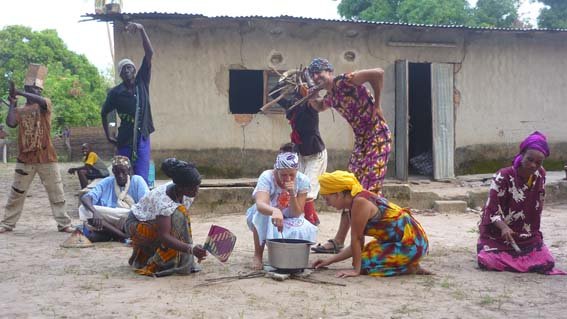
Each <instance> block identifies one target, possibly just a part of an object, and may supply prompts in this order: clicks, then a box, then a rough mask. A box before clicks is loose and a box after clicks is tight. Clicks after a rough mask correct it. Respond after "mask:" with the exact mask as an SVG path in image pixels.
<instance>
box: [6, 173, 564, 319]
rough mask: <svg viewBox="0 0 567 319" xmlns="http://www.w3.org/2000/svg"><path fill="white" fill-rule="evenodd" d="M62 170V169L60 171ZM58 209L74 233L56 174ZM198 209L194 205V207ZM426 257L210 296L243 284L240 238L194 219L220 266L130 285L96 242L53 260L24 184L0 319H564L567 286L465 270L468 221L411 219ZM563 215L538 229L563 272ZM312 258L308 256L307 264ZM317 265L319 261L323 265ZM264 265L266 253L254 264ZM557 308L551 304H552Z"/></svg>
mask: <svg viewBox="0 0 567 319" xmlns="http://www.w3.org/2000/svg"><path fill="white" fill-rule="evenodd" d="M68 166H69V165H68V164H66V165H62V166H61V168H62V169H65V170H66V167H68ZM12 174H13V165H10V164H8V165H4V164H0V205H2V208H0V214H2V215H3V213H4V208H3V206H4V204H5V202H6V198H7V194H8V190H9V188H10V185H11V182H12ZM64 180H65V189H66V194H67V200H68V207H69V210H70V213H71V216H72V217H73V218H74V222H75V223H78V220H77V212H76V203H77V197H76V196H75V194H76V192H77V190H78V188H79V186H78V181H77V180H76V178H75V177H71V176H69V175H67V174H65V175H64ZM197 200H198V199H197ZM416 217H417V219H418V220H419V221H420V222H421V223H422V225H423V226H424V228H425V230H426V232H427V233H428V235H429V240H430V245H431V250H430V253H429V255H428V256H427V257H425V258H424V260H423V263H422V264H423V266H424V267H425V268H427V269H429V270H431V271H433V272H435V275H433V276H414V275H411V276H400V277H393V278H371V277H365V276H361V277H357V278H348V279H339V278H335V272H336V269H339V268H347V267H348V266H349V262H346V261H345V262H343V263H341V264H335V265H331V269H329V270H322V271H317V272H315V273H313V274H311V275H310V277H311V278H314V279H319V280H325V281H332V282H336V283H344V284H346V286H345V287H340V286H332V285H324V284H313V283H306V282H301V281H297V280H286V281H283V282H277V281H274V280H272V279H268V278H255V279H246V280H244V279H243V280H236V281H232V282H229V283H218V284H215V285H210V286H201V287H199V286H198V285H200V284H203V283H205V282H206V281H205V280H206V279H211V278H217V277H221V276H231V275H237V274H246V273H250V272H251V269H250V268H248V267H249V265H250V262H251V260H252V254H253V247H252V236H251V233H250V232H249V231H248V230H247V228H246V225H245V219H244V212H239V213H235V214H232V215H224V216H203V215H198V216H194V217H193V219H192V221H193V234H194V240H195V242H197V243H199V242H202V241H203V240H204V239H205V237H206V234H207V232H208V229H209V227H210V225H211V224H213V223H214V224H218V225H222V226H225V227H227V228H229V229H231V230H232V231H233V232H234V233H235V234H236V235H237V236H238V240H237V244H236V250H235V252H234V253H233V255H232V256H231V258H230V259H229V261H228V262H227V264H226V265H223V264H221V263H220V262H218V261H216V260H215V259H214V258H213V257H209V258H208V259H207V260H206V261H204V262H203V263H202V268H203V270H202V271H201V272H200V273H197V274H194V275H191V276H172V277H166V278H149V277H143V276H139V275H136V274H134V273H133V272H132V270H131V269H130V268H129V266H128V263H127V260H128V257H129V256H130V248H128V247H126V246H125V245H124V244H121V243H100V244H96V246H95V247H94V248H86V249H64V248H60V247H59V244H61V243H62V242H63V241H64V240H65V239H66V238H67V237H68V234H63V233H58V232H57V231H56V226H55V221H54V220H53V218H52V217H51V211H50V209H49V202H48V200H47V196H46V194H45V192H44V191H43V187H42V185H41V183H40V181H39V178H37V177H36V179H35V181H34V184H33V186H32V188H31V191H30V193H29V196H28V198H27V199H26V203H25V211H24V213H23V216H22V218H21V220H20V222H19V223H18V225H17V228H16V229H15V231H13V232H10V233H6V234H1V235H0V265H1V267H0V287H1V289H0V300H1V302H0V317H1V318H117V317H122V318H156V317H157V318H180V317H183V318H292V317H295V318H341V317H342V318H519V317H524V318H565V310H564V308H563V307H564V304H563V303H564V302H565V300H567V276H544V275H538V274H514V273H496V272H485V271H480V270H479V269H478V268H477V266H476V262H475V242H476V237H477V232H476V229H477V228H476V223H477V221H478V219H479V218H478V216H477V215H476V214H460V215H443V214H436V215H435V214H428V215H425V214H418V215H416ZM338 220H339V213H337V212H324V213H321V221H322V222H321V226H320V232H319V239H320V240H325V239H327V238H330V237H331V236H332V235H333V234H334V232H335V231H336V227H337V225H338ZM566 225H567V204H553V205H547V206H546V207H545V211H544V216H543V220H542V230H543V233H544V235H545V240H546V243H547V245H548V246H549V248H550V249H551V251H552V252H553V253H554V255H555V257H556V260H557V266H558V267H559V268H561V269H564V270H565V269H567V237H565V232H564V228H565V226H566ZM319 256H321V255H314V254H312V255H311V256H310V259H311V260H315V259H316V258H318V257H319ZM323 256H324V255H323ZM265 261H267V253H266V256H265ZM561 300H563V301H561Z"/></svg>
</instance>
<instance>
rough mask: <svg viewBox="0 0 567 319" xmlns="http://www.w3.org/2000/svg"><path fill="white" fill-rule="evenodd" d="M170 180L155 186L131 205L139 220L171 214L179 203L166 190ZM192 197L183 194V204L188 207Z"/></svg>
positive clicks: (149, 219)
mask: <svg viewBox="0 0 567 319" xmlns="http://www.w3.org/2000/svg"><path fill="white" fill-rule="evenodd" d="M171 184H172V182H169V183H167V184H164V185H161V186H159V187H156V188H155V189H153V190H152V191H151V192H149V193H148V194H146V196H144V197H143V198H142V199H141V200H140V201H139V202H138V203H137V204H135V205H134V206H132V213H133V214H134V216H136V218H137V219H138V220H139V221H142V222H145V221H151V220H155V219H156V217H157V216H171V215H173V213H174V212H175V210H176V209H177V208H178V207H179V206H180V205H181V204H179V203H176V202H175V201H173V200H172V199H171V198H170V197H169V196H168V195H167V194H166V190H167V187H168V186H169V185H171ZM193 200H194V198H192V197H187V196H183V206H185V208H186V209H189V207H191V205H192V204H193Z"/></svg>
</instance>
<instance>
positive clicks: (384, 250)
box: [313, 171, 429, 277]
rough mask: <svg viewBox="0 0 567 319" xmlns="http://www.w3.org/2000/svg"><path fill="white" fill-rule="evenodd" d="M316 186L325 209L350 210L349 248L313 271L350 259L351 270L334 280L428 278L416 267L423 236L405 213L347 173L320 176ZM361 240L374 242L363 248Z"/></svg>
mask: <svg viewBox="0 0 567 319" xmlns="http://www.w3.org/2000/svg"><path fill="white" fill-rule="evenodd" d="M319 183H320V184H321V192H320V194H321V195H323V197H324V198H325V201H326V202H327V205H329V206H332V207H335V208H336V209H340V210H345V209H346V210H350V216H349V219H350V233H351V244H350V246H349V247H347V248H345V249H343V250H341V251H340V252H339V253H338V254H337V255H334V256H332V257H330V258H328V259H324V260H323V259H319V260H317V261H315V263H313V267H315V268H321V267H324V266H327V265H330V264H332V263H336V262H339V261H343V260H345V259H347V258H350V257H352V265H353V267H354V269H352V270H347V271H340V272H339V273H337V276H338V277H354V276H358V275H361V274H363V275H370V276H381V277H387V276H395V275H403V274H410V273H417V274H429V272H427V271H425V270H423V269H421V267H420V266H419V261H420V259H421V257H423V256H424V255H425V254H426V253H427V250H428V240H427V235H426V234H425V231H424V230H423V228H422V227H421V225H420V224H419V222H418V221H417V220H415V219H414V218H413V217H412V216H411V214H410V212H409V210H408V209H403V208H401V207H399V206H398V205H396V204H393V203H391V202H389V201H388V200H387V199H385V198H383V197H381V196H378V195H376V194H374V193H372V192H369V191H366V190H363V188H362V185H360V183H359V182H358V180H357V179H356V177H355V176H354V175H353V174H352V173H349V172H344V171H335V172H333V173H324V174H323V175H321V176H320V177H319ZM364 236H371V237H374V240H373V241H371V242H370V243H368V244H366V245H364Z"/></svg>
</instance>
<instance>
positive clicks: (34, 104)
mask: <svg viewBox="0 0 567 319" xmlns="http://www.w3.org/2000/svg"><path fill="white" fill-rule="evenodd" d="M46 75H47V68H46V67H45V66H42V65H39V64H30V67H29V69H28V74H27V75H26V79H25V83H24V91H23V92H22V91H20V90H16V88H15V87H14V83H10V96H9V100H10V108H9V111H8V116H7V117H6V124H7V125H8V126H9V127H12V128H15V127H18V163H17V164H16V170H15V174H14V183H13V184H12V188H11V189H10V195H9V197H8V202H7V204H6V207H5V211H4V218H3V219H2V221H1V222H0V233H4V232H7V231H11V230H13V229H14V227H16V222H17V221H18V220H19V219H20V216H21V214H22V209H23V207H24V200H25V199H26V194H27V192H28V189H29V186H30V184H31V182H32V181H33V179H34V177H35V174H36V173H37V174H39V177H40V178H41V181H42V183H43V185H44V187H45V190H46V191H47V195H48V197H49V203H50V204H51V211H52V213H53V217H54V218H55V220H56V221H57V229H58V230H59V231H61V232H69V233H70V232H73V228H72V227H71V218H69V215H67V212H66V211H65V194H64V192H63V182H62V181H61V175H60V173H59V167H58V165H57V154H56V153H55V148H54V147H53V143H52V142H51V135H50V133H51V111H52V107H51V100H49V99H48V98H45V97H43V96H41V92H42V91H43V80H44V79H45V77H46ZM18 95H19V96H23V97H25V98H26V104H25V105H24V106H23V107H17V98H16V96H18Z"/></svg>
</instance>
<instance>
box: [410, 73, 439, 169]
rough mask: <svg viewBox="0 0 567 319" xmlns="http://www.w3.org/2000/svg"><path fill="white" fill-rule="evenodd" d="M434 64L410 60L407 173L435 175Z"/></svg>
mask: <svg viewBox="0 0 567 319" xmlns="http://www.w3.org/2000/svg"><path fill="white" fill-rule="evenodd" d="M431 120H432V118H431V63H408V172H409V174H410V175H420V176H427V177H433V133H432V132H433V130H432V121H431Z"/></svg>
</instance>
